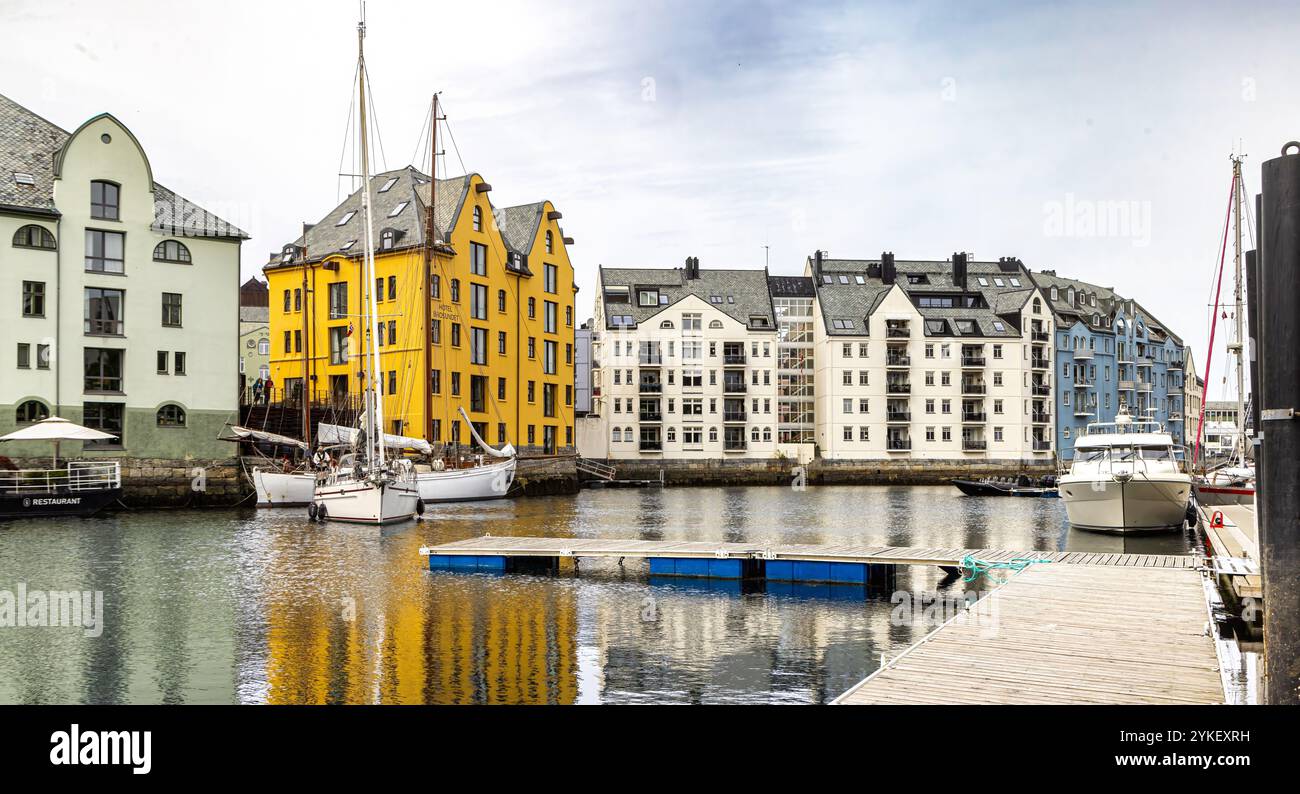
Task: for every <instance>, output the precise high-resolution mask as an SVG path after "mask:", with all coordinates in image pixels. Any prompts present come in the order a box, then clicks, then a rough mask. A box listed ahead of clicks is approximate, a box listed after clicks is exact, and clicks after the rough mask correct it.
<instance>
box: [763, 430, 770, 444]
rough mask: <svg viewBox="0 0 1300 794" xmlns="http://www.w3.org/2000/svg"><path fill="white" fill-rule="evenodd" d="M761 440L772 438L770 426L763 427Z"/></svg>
mask: <svg viewBox="0 0 1300 794" xmlns="http://www.w3.org/2000/svg"><path fill="white" fill-rule="evenodd" d="M763 440H764V441H771V440H772V428H770V427H765V428H763Z"/></svg>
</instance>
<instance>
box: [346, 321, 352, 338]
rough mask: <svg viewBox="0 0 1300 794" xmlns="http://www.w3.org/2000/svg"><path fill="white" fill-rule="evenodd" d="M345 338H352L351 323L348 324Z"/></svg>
mask: <svg viewBox="0 0 1300 794" xmlns="http://www.w3.org/2000/svg"><path fill="white" fill-rule="evenodd" d="M346 336H352V323H348V332H347V334H346Z"/></svg>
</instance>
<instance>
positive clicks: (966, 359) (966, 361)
mask: <svg viewBox="0 0 1300 794" xmlns="http://www.w3.org/2000/svg"><path fill="white" fill-rule="evenodd" d="M984 362H985V358H984V356H962V357H961V365H962V366H963V367H982V366H984Z"/></svg>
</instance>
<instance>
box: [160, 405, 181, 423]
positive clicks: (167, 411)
mask: <svg viewBox="0 0 1300 794" xmlns="http://www.w3.org/2000/svg"><path fill="white" fill-rule="evenodd" d="M158 426H159V427H185V409H184V408H182V407H180V406H179V405H176V404H175V403H167V404H166V405H164V406H163V407H161V408H159V409H158Z"/></svg>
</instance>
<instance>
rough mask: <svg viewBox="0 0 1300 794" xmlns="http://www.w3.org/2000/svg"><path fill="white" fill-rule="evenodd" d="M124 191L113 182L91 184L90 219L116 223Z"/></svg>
mask: <svg viewBox="0 0 1300 794" xmlns="http://www.w3.org/2000/svg"><path fill="white" fill-rule="evenodd" d="M121 200H122V189H121V188H120V187H118V186H117V185H116V184H114V183H112V182H101V181H96V182H91V183H90V217H92V218H100V219H102V220H106V221H115V220H117V219H118V215H119V206H118V205H119V204H120V203H121Z"/></svg>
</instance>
